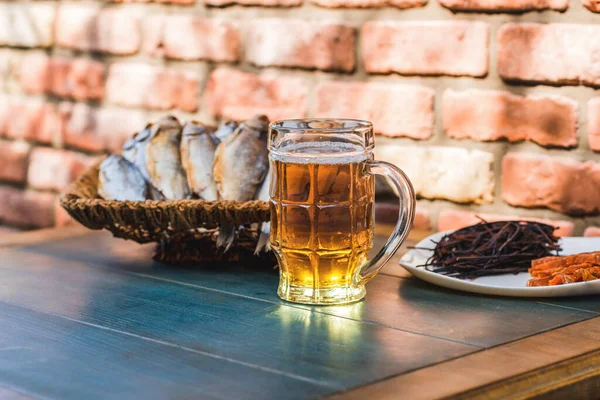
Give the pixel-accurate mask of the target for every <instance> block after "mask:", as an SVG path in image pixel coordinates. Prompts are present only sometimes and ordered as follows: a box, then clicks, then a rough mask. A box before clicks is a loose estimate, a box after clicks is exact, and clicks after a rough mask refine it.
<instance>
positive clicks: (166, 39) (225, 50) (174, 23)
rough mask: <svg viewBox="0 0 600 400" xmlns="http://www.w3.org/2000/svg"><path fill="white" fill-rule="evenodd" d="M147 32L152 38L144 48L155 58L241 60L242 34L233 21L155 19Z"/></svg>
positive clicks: (184, 17) (181, 17) (185, 17)
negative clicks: (162, 56)
mask: <svg viewBox="0 0 600 400" xmlns="http://www.w3.org/2000/svg"><path fill="white" fill-rule="evenodd" d="M158 31H159V32H160V33H158ZM144 32H145V33H146V36H148V37H149V38H147V39H146V43H145V46H144V48H145V50H146V51H147V52H148V53H150V54H152V55H163V54H164V55H165V56H166V57H168V58H173V59H179V60H211V61H218V62H235V61H238V60H239V58H240V52H241V43H240V36H239V32H238V30H237V28H235V26H234V25H233V24H231V23H230V22H225V21H218V20H214V19H208V18H203V17H198V16H192V15H168V16H164V18H161V17H160V16H151V17H149V18H148V21H147V22H146V23H145V24H144Z"/></svg>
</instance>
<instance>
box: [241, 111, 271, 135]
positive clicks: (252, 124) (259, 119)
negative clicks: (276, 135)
mask: <svg viewBox="0 0 600 400" xmlns="http://www.w3.org/2000/svg"><path fill="white" fill-rule="evenodd" d="M244 124H246V125H247V126H248V128H250V129H253V130H255V131H259V132H263V131H265V132H267V131H268V130H269V118H268V117H267V116H266V115H255V116H254V117H252V118H251V119H249V120H247V121H245V122H244Z"/></svg>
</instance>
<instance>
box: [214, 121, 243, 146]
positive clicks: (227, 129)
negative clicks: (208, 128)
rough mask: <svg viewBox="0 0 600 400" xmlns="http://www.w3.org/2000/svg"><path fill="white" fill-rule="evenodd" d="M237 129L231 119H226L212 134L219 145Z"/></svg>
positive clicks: (236, 125)
mask: <svg viewBox="0 0 600 400" xmlns="http://www.w3.org/2000/svg"><path fill="white" fill-rule="evenodd" d="M237 127H238V123H237V122H235V121H233V120H231V119H226V120H224V121H222V122H221V123H220V124H219V127H218V128H217V130H216V131H215V132H214V136H215V137H216V138H217V140H218V141H219V143H220V142H222V141H224V140H225V139H227V138H228V137H229V136H230V135H231V134H232V133H233V132H234V131H235V130H236V128H237Z"/></svg>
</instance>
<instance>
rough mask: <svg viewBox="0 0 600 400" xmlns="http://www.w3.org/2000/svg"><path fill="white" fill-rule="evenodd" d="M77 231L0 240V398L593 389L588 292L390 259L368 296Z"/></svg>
mask: <svg viewBox="0 0 600 400" xmlns="http://www.w3.org/2000/svg"><path fill="white" fill-rule="evenodd" d="M151 252H152V249H151V248H150V247H148V246H139V245H136V244H135V243H132V242H126V241H122V240H117V239H113V238H112V237H110V236H109V235H108V234H107V233H104V232H93V233H89V232H86V231H84V230H82V229H70V230H61V231H55V230H50V231H39V232H35V233H26V234H21V235H17V236H9V237H6V238H4V239H2V241H1V242H0V327H1V328H0V398H14V399H37V398H56V399H84V398H85V399H94V398H139V399H153V398H169V399H180V398H186V399H187V398H215V399H267V398H273V399H305V398H316V397H326V396H333V397H334V398H337V399H378V398H389V399H397V398H405V399H429V398H443V397H452V398H486V399H490V398H525V397H538V396H541V397H544V398H556V399H564V398H575V395H577V397H578V398H586V397H588V398H596V397H597V393H598V389H600V379H599V376H600V371H599V370H598V365H600V318H599V312H600V299H598V298H595V297H593V298H592V297H589V298H570V299H539V300H520V299H509V298H498V297H483V296H476V295H471V294H466V293H459V292H453V291H449V290H444V289H441V288H438V287H434V286H431V285H429V284H426V283H423V282H420V281H418V280H416V279H414V278H411V277H409V276H408V275H407V274H406V273H405V272H404V271H403V270H402V269H401V268H400V267H398V266H397V265H395V263H391V264H389V265H388V266H387V267H386V269H385V270H384V273H383V274H380V275H378V276H377V277H376V278H375V279H374V280H373V281H372V282H370V283H369V284H368V285H367V291H368V294H367V298H366V300H365V301H362V302H359V303H356V304H353V305H349V306H338V307H309V306H302V305H294V304H289V303H284V302H282V301H280V300H279V299H278V298H277V295H276V287H277V282H278V277H277V272H276V271H275V270H271V269H269V268H263V269H256V268H254V269H251V268H248V267H244V266H242V265H238V266H231V267H225V266H222V265H210V266H205V267H204V268H173V267H167V266H164V265H160V264H158V263H153V262H152V261H151V260H150V254H151Z"/></svg>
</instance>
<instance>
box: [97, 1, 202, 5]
mask: <svg viewBox="0 0 600 400" xmlns="http://www.w3.org/2000/svg"><path fill="white" fill-rule="evenodd" d="M107 1H112V2H114V3H150V2H151V1H152V0H107ZM156 2H157V3H164V4H180V5H189V4H194V3H195V2H196V0H156Z"/></svg>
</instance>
